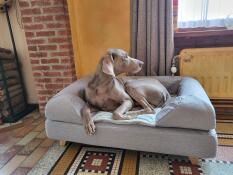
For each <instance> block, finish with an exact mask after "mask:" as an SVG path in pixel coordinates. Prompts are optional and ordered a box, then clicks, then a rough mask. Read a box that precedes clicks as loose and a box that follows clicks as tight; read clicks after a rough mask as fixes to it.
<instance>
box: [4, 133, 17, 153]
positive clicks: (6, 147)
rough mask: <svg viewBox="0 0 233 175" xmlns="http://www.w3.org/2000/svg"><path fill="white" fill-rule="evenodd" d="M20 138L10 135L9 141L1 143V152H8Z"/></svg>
mask: <svg viewBox="0 0 233 175" xmlns="http://www.w3.org/2000/svg"><path fill="white" fill-rule="evenodd" d="M19 140H20V138H13V137H9V138H8V139H7V143H4V144H3V143H0V154H3V153H4V152H6V151H7V150H8V149H9V148H11V147H12V146H13V145H15V143H16V142H18V141H19Z"/></svg>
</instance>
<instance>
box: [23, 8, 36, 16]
mask: <svg viewBox="0 0 233 175" xmlns="http://www.w3.org/2000/svg"><path fill="white" fill-rule="evenodd" d="M38 14H41V11H40V9H39V8H28V9H22V10H21V15H22V16H24V15H38Z"/></svg>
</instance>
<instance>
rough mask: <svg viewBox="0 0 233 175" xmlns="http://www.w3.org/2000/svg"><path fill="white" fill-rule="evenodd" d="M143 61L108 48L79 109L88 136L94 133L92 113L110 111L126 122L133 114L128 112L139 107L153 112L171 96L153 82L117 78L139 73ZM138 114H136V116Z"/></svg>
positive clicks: (159, 84) (162, 87) (154, 80)
mask: <svg viewBox="0 0 233 175" xmlns="http://www.w3.org/2000/svg"><path fill="white" fill-rule="evenodd" d="M143 64H144V63H143V62H142V61H140V60H138V59H135V58H132V57H130V56H129V55H128V54H127V52H125V51H124V50H122V49H109V50H108V51H107V53H106V54H105V55H104V56H103V57H102V58H101V59H100V61H99V64H98V65H97V68H96V72H95V74H94V76H93V78H92V79H91V80H90V81H89V83H88V84H87V87H86V88H85V100H86V102H87V103H86V104H85V105H84V107H83V108H82V109H81V117H82V120H83V124H84V127H85V130H86V132H87V134H89V135H92V134H94V133H95V130H96V128H95V124H94V122H93V120H92V117H91V113H92V112H95V111H98V110H103V111H111V112H113V115H112V117H113V119H115V120H129V119H132V118H134V117H135V116H136V115H135V113H134V114H133V113H130V115H129V113H128V114H127V112H128V111H129V110H131V109H132V108H133V107H134V106H135V104H136V103H137V104H139V105H140V106H141V107H142V108H143V109H144V111H145V112H147V113H153V112H154V107H156V106H158V105H162V104H164V103H165V102H166V100H167V99H168V98H170V95H169V93H168V91H167V89H166V88H165V87H164V86H163V85H162V84H161V83H160V82H159V81H158V80H156V79H152V78H151V79H150V78H146V79H138V80H137V79H133V78H132V79H130V78H129V79H127V80H126V81H124V80H123V79H121V78H118V77H117V75H119V74H122V73H126V74H128V75H132V74H136V73H138V72H139V71H140V70H141V69H142V66H143ZM136 114H138V113H136Z"/></svg>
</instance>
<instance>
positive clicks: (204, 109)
mask: <svg viewBox="0 0 233 175" xmlns="http://www.w3.org/2000/svg"><path fill="white" fill-rule="evenodd" d="M179 83H180V84H179V89H178V94H177V95H178V96H177V97H175V98H171V99H170V100H169V101H168V102H167V103H166V104H165V106H164V107H163V108H162V110H161V111H160V112H159V113H158V115H157V122H156V125H157V126H160V127H176V128H190V129H200V130H210V129H214V128H215V118H216V117H215V110H214V108H213V106H212V104H211V102H210V100H209V98H208V96H207V94H206V93H205V91H204V89H203V88H202V86H201V85H200V83H199V82H198V81H196V80H194V79H193V78H188V77H185V78H182V80H181V81H180V82H179Z"/></svg>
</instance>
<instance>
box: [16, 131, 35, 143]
mask: <svg viewBox="0 0 233 175" xmlns="http://www.w3.org/2000/svg"><path fill="white" fill-rule="evenodd" d="M38 134H39V132H33V131H32V132H30V133H28V134H27V135H26V136H24V137H23V138H22V139H21V140H19V141H18V142H17V143H16V145H27V144H28V143H29V142H30V141H31V140H33V139H34V138H35V137H36V136H37V135H38Z"/></svg>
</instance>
